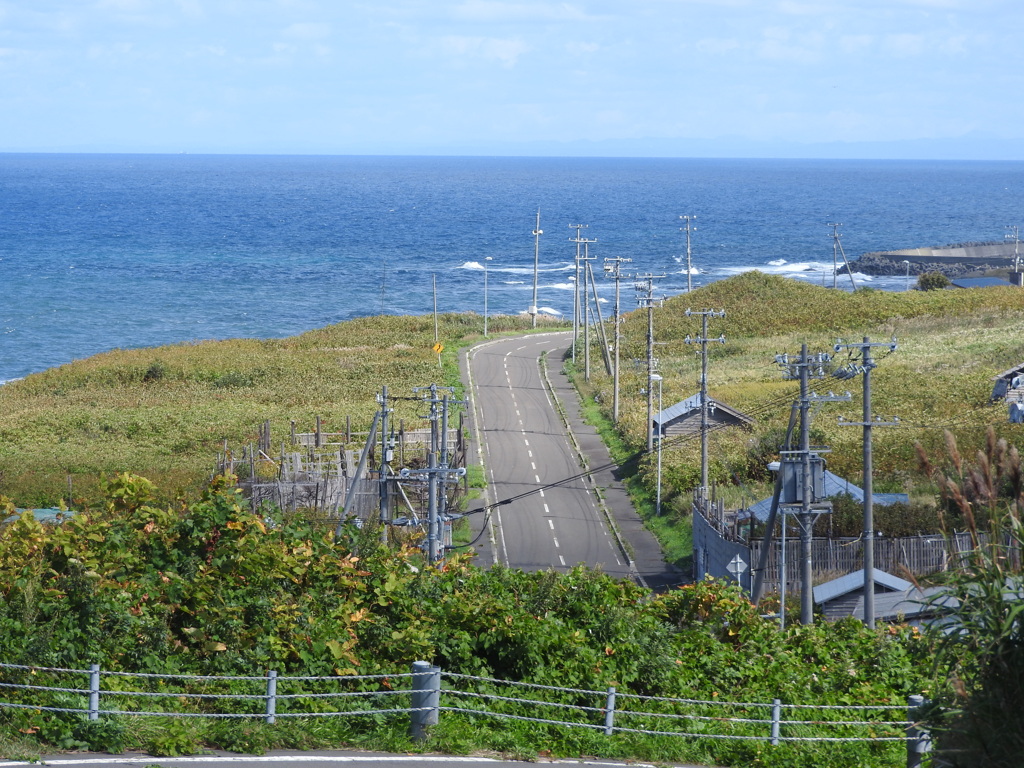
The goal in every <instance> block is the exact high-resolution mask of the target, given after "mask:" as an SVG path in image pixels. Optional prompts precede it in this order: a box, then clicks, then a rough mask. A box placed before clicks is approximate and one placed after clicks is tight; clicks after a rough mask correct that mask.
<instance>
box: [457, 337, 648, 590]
mask: <svg viewBox="0 0 1024 768" xmlns="http://www.w3.org/2000/svg"><path fill="white" fill-rule="evenodd" d="M567 341H568V334H566V333H564V332H563V333H545V334H538V335H533V336H527V337H518V338H509V339H496V340H494V341H491V342H487V343H484V344H481V345H477V346H476V347H474V348H473V349H472V350H470V352H469V353H468V355H467V363H468V364H467V369H468V377H469V379H470V392H471V398H472V400H473V408H474V423H475V424H476V434H475V435H474V437H475V438H476V440H477V444H478V446H479V449H480V458H481V463H482V464H483V465H484V467H485V472H486V476H487V481H488V489H487V495H488V503H489V504H493V503H495V502H502V501H505V500H509V499H511V500H512V501H509V503H507V504H502V505H501V506H498V507H496V508H495V509H494V511H493V512H492V514H491V515H490V516H489V520H488V523H489V525H488V528H489V532H490V537H491V551H490V553H489V558H490V560H491V562H496V563H501V564H503V565H507V566H510V567H513V568H522V569H523V570H527V571H532V570H545V569H548V568H553V569H555V570H559V571H564V570H568V569H569V568H571V567H572V566H574V565H576V564H578V563H585V564H587V565H589V566H592V567H595V568H601V569H602V570H604V571H605V572H606V573H608V574H611V575H613V576H617V577H622V578H629V577H632V576H633V575H634V574H633V572H632V569H631V568H630V565H629V562H628V560H627V558H626V556H625V554H624V553H623V551H622V548H621V546H620V544H619V542H618V540H617V539H616V537H615V535H614V533H613V532H612V531H611V530H610V529H609V526H608V524H607V520H606V517H605V515H604V513H603V511H602V509H601V507H600V504H599V501H598V499H597V497H596V495H595V493H594V490H593V487H592V485H591V483H590V482H588V480H587V479H586V478H585V477H583V474H582V473H583V467H582V466H581V464H580V460H579V454H578V452H577V451H576V450H575V449H574V447H573V446H572V444H571V443H570V441H569V438H568V436H567V433H566V429H565V426H564V424H563V422H562V419H561V416H560V415H559V413H558V411H557V410H556V408H555V404H554V402H553V401H552V399H551V393H550V391H549V389H548V387H547V385H546V383H545V381H544V378H543V375H542V370H541V366H540V358H541V357H542V356H543V355H544V353H552V352H556V351H557V352H558V353H559V356H560V354H561V351H562V350H564V349H565V347H566V343H567ZM551 364H552V366H561V360H560V357H559V359H553V360H552V361H551Z"/></svg>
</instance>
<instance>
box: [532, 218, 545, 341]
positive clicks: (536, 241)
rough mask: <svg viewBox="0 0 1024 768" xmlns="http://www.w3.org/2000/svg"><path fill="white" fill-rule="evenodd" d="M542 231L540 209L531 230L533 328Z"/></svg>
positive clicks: (535, 317) (535, 321) (534, 325)
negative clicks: (534, 225)
mask: <svg viewBox="0 0 1024 768" xmlns="http://www.w3.org/2000/svg"><path fill="white" fill-rule="evenodd" d="M543 234H544V230H543V229H541V228H540V208H538V209H537V226H536V227H534V228H533V303H532V304H531V305H530V315H531V317H533V327H534V328H536V327H537V273H538V272H539V271H540V236H541V235H543Z"/></svg>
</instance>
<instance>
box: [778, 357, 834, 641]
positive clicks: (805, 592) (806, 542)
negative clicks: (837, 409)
mask: <svg viewBox="0 0 1024 768" xmlns="http://www.w3.org/2000/svg"><path fill="white" fill-rule="evenodd" d="M775 360H776V362H777V363H779V364H780V365H782V366H783V367H784V368H785V370H786V376H787V378H796V377H797V376H799V379H800V448H799V450H798V451H795V453H797V454H798V455H799V456H800V458H801V465H802V466H801V474H802V475H803V477H802V478H801V481H802V482H801V490H800V511H799V512H798V513H797V521H798V522H799V524H800V623H801V624H813V623H814V592H813V584H814V580H813V568H812V565H813V564H812V562H811V554H812V553H811V544H812V542H813V539H812V537H813V533H814V520H815V517H816V513H815V512H814V511H813V510H812V508H811V505H812V504H813V503H814V501H816V499H815V496H814V483H813V475H812V467H811V463H812V456H811V453H812V452H811V418H810V416H811V403H812V402H834V401H845V400H849V399H850V396H849V395H848V394H847V395H844V396H837V395H833V394H832V393H829V394H828V395H827V396H824V397H819V396H818V395H814V394H811V393H810V392H809V391H808V383H809V381H810V379H811V378H812V377H813V378H818V379H821V378H824V377H825V370H824V364H825V363H827V362H828V361H829V360H831V357H830V356H829V355H827V354H825V353H819V354H817V355H815V356H814V357H810V356H808V354H807V345H806V344H803V345H802V346H801V348H800V362H798V363H791V362H790V360H789V357H788V356H787V355H779V356H777V357H776V358H775ZM785 453H790V452H785ZM779 471H780V473H781V472H782V467H780V468H779ZM783 524H785V523H783ZM782 578H783V580H785V578H786V574H785V573H783V575H782Z"/></svg>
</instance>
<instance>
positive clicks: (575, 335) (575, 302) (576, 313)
mask: <svg viewBox="0 0 1024 768" xmlns="http://www.w3.org/2000/svg"><path fill="white" fill-rule="evenodd" d="M588 226H589V225H588V224H570V225H569V229H575V230H576V237H570V238H569V242H570V243H576V261H575V265H576V270H575V277H574V278H573V280H574V282H573V284H572V361H573V362H574V363H575V362H576V342H577V341H578V339H579V335H580V245H582V244H583V243H584V242H585V240H584V239H583V238H582V237H580V230H581V229H586V228H587V227H588Z"/></svg>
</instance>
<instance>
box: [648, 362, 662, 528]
mask: <svg viewBox="0 0 1024 768" xmlns="http://www.w3.org/2000/svg"><path fill="white" fill-rule="evenodd" d="M651 381H652V382H655V381H656V382H658V491H657V496H656V499H655V502H654V514H655V516H657V517H661V441H662V440H663V439H664V438H665V435H664V434H662V424H661V411H662V407H661V382H662V381H663V379H662V376H661V374H660V373H652V374H651Z"/></svg>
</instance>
